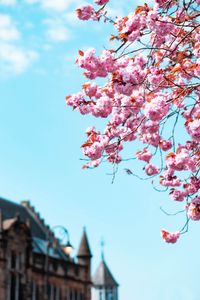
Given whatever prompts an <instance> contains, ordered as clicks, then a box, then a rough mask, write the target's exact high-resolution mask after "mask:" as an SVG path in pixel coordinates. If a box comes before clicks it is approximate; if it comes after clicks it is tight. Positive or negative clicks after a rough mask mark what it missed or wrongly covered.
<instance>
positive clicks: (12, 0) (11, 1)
mask: <svg viewBox="0 0 200 300" xmlns="http://www.w3.org/2000/svg"><path fill="white" fill-rule="evenodd" d="M15 4H16V0H0V5H5V6H13V5H15Z"/></svg>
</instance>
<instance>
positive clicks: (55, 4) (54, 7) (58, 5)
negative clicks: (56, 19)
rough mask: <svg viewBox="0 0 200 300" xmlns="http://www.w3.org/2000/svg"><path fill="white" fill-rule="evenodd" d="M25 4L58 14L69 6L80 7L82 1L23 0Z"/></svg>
mask: <svg viewBox="0 0 200 300" xmlns="http://www.w3.org/2000/svg"><path fill="white" fill-rule="evenodd" d="M0 1H1V0H0ZM4 1H5V0H4ZM7 1H8V0H7ZM10 1H11V0H10ZM25 2H26V3H27V4H36V3H38V4H40V5H41V7H42V8H43V9H45V10H51V11H55V12H58V13H59V12H64V11H66V10H67V9H68V8H69V7H70V6H71V5H75V6H76V5H82V4H83V1H82V0H25Z"/></svg>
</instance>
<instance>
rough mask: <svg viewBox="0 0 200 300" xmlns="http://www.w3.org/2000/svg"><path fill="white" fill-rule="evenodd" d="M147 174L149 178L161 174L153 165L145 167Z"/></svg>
mask: <svg viewBox="0 0 200 300" xmlns="http://www.w3.org/2000/svg"><path fill="white" fill-rule="evenodd" d="M145 172H146V173H147V175H148V176H153V175H156V174H158V173H159V169H158V168H157V167H156V166H154V165H152V164H148V165H146V167H145Z"/></svg>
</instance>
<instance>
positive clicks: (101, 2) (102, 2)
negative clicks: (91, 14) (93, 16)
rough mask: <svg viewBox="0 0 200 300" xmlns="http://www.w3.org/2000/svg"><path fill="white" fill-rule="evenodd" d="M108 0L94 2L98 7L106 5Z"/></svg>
mask: <svg viewBox="0 0 200 300" xmlns="http://www.w3.org/2000/svg"><path fill="white" fill-rule="evenodd" d="M109 1H110V0H95V1H94V2H95V3H96V4H98V5H104V4H106V3H108V2H109Z"/></svg>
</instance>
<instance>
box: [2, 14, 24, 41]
mask: <svg viewBox="0 0 200 300" xmlns="http://www.w3.org/2000/svg"><path fill="white" fill-rule="evenodd" d="M19 38H20V32H19V31H18V30H17V28H16V26H15V24H14V22H13V20H12V19H11V17H10V16H9V15H3V14H0V41H13V40H18V39H19Z"/></svg>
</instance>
